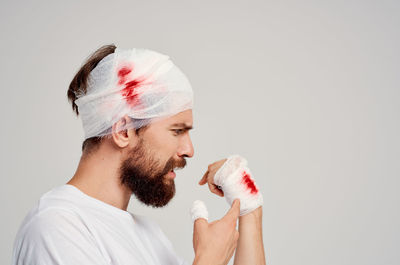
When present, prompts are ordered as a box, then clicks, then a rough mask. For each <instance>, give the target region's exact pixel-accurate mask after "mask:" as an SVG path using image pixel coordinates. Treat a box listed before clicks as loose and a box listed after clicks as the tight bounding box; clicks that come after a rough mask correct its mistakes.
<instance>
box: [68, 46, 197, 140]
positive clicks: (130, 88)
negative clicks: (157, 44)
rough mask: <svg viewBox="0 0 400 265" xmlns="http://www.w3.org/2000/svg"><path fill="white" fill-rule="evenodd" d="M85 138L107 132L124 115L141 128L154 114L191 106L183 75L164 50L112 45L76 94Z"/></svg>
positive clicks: (160, 115) (156, 116) (158, 115)
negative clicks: (84, 89) (121, 47)
mask: <svg viewBox="0 0 400 265" xmlns="http://www.w3.org/2000/svg"><path fill="white" fill-rule="evenodd" d="M76 96H77V100H76V101H75V104H76V105H77V106H78V110H79V113H80V117H81V119H82V125H83V128H84V131H85V139H87V138H90V137H94V136H103V135H107V134H110V133H111V127H112V125H113V124H114V123H116V122H117V121H119V120H120V119H121V118H123V117H124V116H125V115H127V116H129V117H131V118H132V119H133V122H131V123H128V124H126V125H124V126H123V127H121V128H119V130H118V131H121V130H126V129H133V128H140V127H142V126H144V125H147V124H148V123H150V122H151V121H154V119H160V118H164V117H168V116H172V115H175V114H177V113H179V112H182V111H184V110H187V109H192V108H193V91H192V87H191V85H190V83H189V81H188V79H187V78H186V76H185V75H184V74H183V73H182V72H181V71H180V69H179V68H178V67H177V66H176V65H174V64H173V63H172V61H171V60H170V59H169V57H168V56H167V55H163V54H160V53H158V52H155V51H151V50H147V49H136V48H133V49H129V50H122V49H119V48H116V49H115V52H114V53H112V54H109V55H108V56H106V57H104V58H103V59H102V60H101V61H100V62H99V63H98V65H97V66H96V67H95V68H94V69H93V70H92V71H91V72H90V74H89V78H88V86H87V91H86V94H82V95H79V94H78V95H76Z"/></svg>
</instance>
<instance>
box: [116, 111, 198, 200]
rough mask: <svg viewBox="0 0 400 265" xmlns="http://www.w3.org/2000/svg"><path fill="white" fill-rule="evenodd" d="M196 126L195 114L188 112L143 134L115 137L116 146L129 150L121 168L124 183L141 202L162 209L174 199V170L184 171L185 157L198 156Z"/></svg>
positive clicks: (165, 121) (162, 121)
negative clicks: (192, 136)
mask: <svg viewBox="0 0 400 265" xmlns="http://www.w3.org/2000/svg"><path fill="white" fill-rule="evenodd" d="M192 124H193V119H192V111H191V110H186V111H183V112H181V113H179V114H176V115H174V116H172V117H170V118H167V119H164V120H161V121H157V122H154V123H151V124H150V125H149V126H147V128H146V129H145V130H144V131H142V132H140V133H139V134H136V133H134V132H133V131H132V130H131V131H128V132H126V133H124V132H123V133H114V134H113V141H114V143H115V144H116V145H118V146H120V147H122V148H123V147H125V146H126V147H127V148H126V150H127V152H126V155H124V157H125V158H124V159H123V161H122V163H121V168H120V176H121V181H122V184H123V185H126V186H127V187H129V188H130V189H131V190H132V192H133V193H134V194H135V195H136V197H137V198H138V199H139V200H140V201H141V202H143V203H145V204H146V205H151V206H153V207H162V206H164V205H166V204H167V203H168V202H169V201H170V200H171V199H172V197H173V196H174V194H175V184H174V178H175V172H174V169H176V168H183V167H184V166H185V165H186V160H185V158H187V157H192V156H193V153H194V150H193V145H192V141H191V139H190V135H189V130H190V129H191V128H192Z"/></svg>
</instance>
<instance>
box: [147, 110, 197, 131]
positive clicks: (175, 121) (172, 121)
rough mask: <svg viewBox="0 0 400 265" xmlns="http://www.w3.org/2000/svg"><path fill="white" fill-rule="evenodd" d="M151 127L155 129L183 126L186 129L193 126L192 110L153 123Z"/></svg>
mask: <svg viewBox="0 0 400 265" xmlns="http://www.w3.org/2000/svg"><path fill="white" fill-rule="evenodd" d="M152 125H154V126H155V127H158V126H180V127H182V126H183V125H185V126H186V127H192V126H193V113H192V110H191V109H189V110H185V111H182V112H179V113H178V114H175V115H173V116H171V117H168V118H164V119H160V120H159V121H156V122H154V123H153V124H152Z"/></svg>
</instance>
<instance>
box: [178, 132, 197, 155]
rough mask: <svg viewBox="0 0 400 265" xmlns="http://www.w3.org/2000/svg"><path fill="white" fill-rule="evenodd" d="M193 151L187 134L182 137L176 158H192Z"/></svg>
mask: <svg viewBox="0 0 400 265" xmlns="http://www.w3.org/2000/svg"><path fill="white" fill-rule="evenodd" d="M193 155H194V149H193V144H192V140H191V139H190V135H189V133H187V134H186V135H185V136H184V137H182V142H181V144H180V148H179V151H178V156H180V157H193Z"/></svg>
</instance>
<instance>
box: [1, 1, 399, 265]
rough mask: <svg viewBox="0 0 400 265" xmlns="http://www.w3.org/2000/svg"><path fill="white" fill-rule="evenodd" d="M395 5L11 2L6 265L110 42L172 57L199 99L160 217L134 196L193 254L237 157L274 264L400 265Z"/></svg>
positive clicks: (4, 68)
mask: <svg viewBox="0 0 400 265" xmlns="http://www.w3.org/2000/svg"><path fill="white" fill-rule="evenodd" d="M399 11H400V4H399V2H398V1H352V0H350V1H337V0H335V1H333V0H332V1H211V0H210V1H180V2H178V1H158V2H153V1H102V2H100V1H79V2H78V1H63V2H58V1H25V2H18V1H2V2H1V6H0V21H1V23H0V27H1V44H0V45H1V49H0V55H1V66H0V67H1V71H0V73H1V86H2V88H1V95H0V96H1V101H2V102H1V103H2V104H0V108H1V111H0V113H1V114H0V115H1V120H2V126H1V127H2V129H1V138H0V139H1V193H0V194H1V195H0V196H1V204H0V207H1V212H2V218H1V239H0V248H1V258H0V263H1V264H9V263H10V260H11V251H12V244H13V241H14V237H15V234H16V232H17V229H18V227H19V225H20V222H21V221H22V218H23V217H24V216H25V215H26V213H27V212H28V210H29V209H30V208H31V207H32V206H33V204H34V203H35V202H36V201H37V200H38V199H39V197H40V196H41V195H42V194H43V193H44V192H46V191H48V190H50V189H51V188H53V187H56V186H59V185H62V184H64V183H65V182H67V181H68V180H69V178H70V177H71V176H72V175H73V174H74V171H75V169H76V166H77V164H78V161H79V158H80V148H81V142H82V139H83V131H82V128H81V124H80V120H79V119H77V118H75V116H74V114H73V113H72V110H71V107H70V105H69V104H68V103H67V97H66V91H67V87H68V85H69V82H70V80H71V79H72V77H73V75H74V74H75V72H76V71H77V70H78V68H79V67H80V65H81V63H82V62H83V61H84V59H85V58H86V57H87V56H88V55H89V54H90V53H91V52H93V51H94V50H95V49H97V48H98V47H100V46H101V45H103V44H108V43H115V44H116V45H117V46H120V47H122V48H131V47H142V48H149V49H153V50H156V51H159V52H162V53H165V54H167V55H169V56H170V57H171V58H172V60H173V61H174V62H175V63H176V64H177V65H178V66H179V67H180V68H181V69H182V70H183V71H184V72H185V73H186V74H187V76H188V78H189V80H190V81H191V83H192V85H193V88H194V91H195V110H194V126H195V129H194V131H193V132H192V138H193V142H194V146H195V156H194V158H193V159H191V160H189V163H188V166H187V169H185V170H183V171H179V172H178V176H177V179H176V183H177V196H176V197H175V198H174V200H173V201H172V203H171V204H170V205H168V206H167V207H166V208H164V209H158V210H154V209H149V208H145V207H143V206H141V205H140V204H139V203H138V202H137V201H136V200H132V202H131V204H130V207H129V210H130V211H132V212H135V213H138V214H145V215H148V216H150V217H152V218H154V219H155V220H156V221H157V222H158V223H159V224H160V225H161V227H162V228H163V230H164V231H165V233H166V234H167V236H168V237H169V238H170V239H171V241H172V243H173V244H174V246H175V249H176V251H177V252H178V253H179V254H180V255H182V256H183V257H185V258H186V259H187V260H188V261H191V260H192V258H193V249H192V241H191V240H192V224H191V221H190V218H189V214H188V211H189V208H190V206H191V203H192V201H193V200H195V199H202V200H204V201H205V202H206V204H207V205H208V207H209V212H210V216H211V219H212V220H214V219H216V218H220V217H221V216H222V215H223V214H224V213H225V212H226V210H227V209H228V207H227V205H226V202H225V200H224V199H221V198H219V197H217V196H214V195H212V194H210V193H209V192H208V191H207V188H206V187H200V186H198V185H197V182H198V180H199V179H200V177H201V176H202V175H203V173H204V171H205V170H206V168H207V165H208V164H209V163H212V162H214V161H216V160H219V159H221V158H223V157H226V156H227V155H229V154H232V153H239V154H241V155H243V156H245V157H246V158H247V159H248V160H249V166H250V168H251V169H252V171H253V173H254V176H255V178H256V181H257V183H258V185H259V186H260V187H261V190H262V192H263V194H264V200H265V206H264V216H263V218H264V219H263V229H264V231H263V236H264V244H265V251H266V256H267V263H269V264H274V265H288V264H296V265H297V264H307V265H311V264H328V265H330V264H332V265H333V264H371V265H372V264H400V251H399V247H400V231H399V230H400V229H399V224H400V211H399V202H400V196H399V193H398V189H399V185H400V181H399V176H400V163H399V159H400V141H399V135H400V124H399V111H400V107H399V103H400V89H399V84H400V76H399V73H398V70H399V66H400V65H399V61H400V54H399V44H400V36H399V35H400V33H399V27H400V23H399V22H400V16H399Z"/></svg>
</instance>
